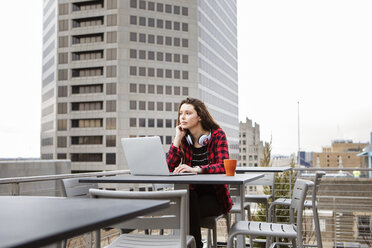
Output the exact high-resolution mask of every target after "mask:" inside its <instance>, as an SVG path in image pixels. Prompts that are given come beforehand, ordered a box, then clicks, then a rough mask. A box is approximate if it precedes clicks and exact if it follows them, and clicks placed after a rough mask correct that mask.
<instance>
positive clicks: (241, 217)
mask: <svg viewBox="0 0 372 248" xmlns="http://www.w3.org/2000/svg"><path fill="white" fill-rule="evenodd" d="M244 189H245V185H244V184H241V185H239V195H240V202H239V204H240V214H235V222H237V221H239V220H245V209H244V200H245V199H244V198H245V190H244ZM236 247H240V248H242V247H245V235H238V236H237V240H236Z"/></svg>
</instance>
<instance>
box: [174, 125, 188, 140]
mask: <svg viewBox="0 0 372 248" xmlns="http://www.w3.org/2000/svg"><path fill="white" fill-rule="evenodd" d="M185 135H186V130H185V129H183V128H182V127H181V125H178V126H177V127H176V137H179V138H180V139H182V138H183V137H184V136H185Z"/></svg>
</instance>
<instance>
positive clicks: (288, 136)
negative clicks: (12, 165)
mask: <svg viewBox="0 0 372 248" xmlns="http://www.w3.org/2000/svg"><path fill="white" fill-rule="evenodd" d="M209 1H211V0H209ZM237 2H238V54H239V55H238V56H239V119H240V120H245V118H246V117H248V118H249V119H252V120H253V122H257V123H258V124H259V125H260V129H261V139H262V140H263V141H269V140H270V139H271V138H272V144H273V154H283V155H289V154H290V153H292V152H296V151H297V150H298V135H297V133H298V104H297V102H299V103H300V104H299V109H300V147H301V149H303V150H307V151H321V148H322V146H327V145H330V144H331V141H332V140H334V139H352V140H354V141H355V142H359V141H360V142H368V141H369V137H370V132H372V101H371V98H372V94H371V93H372V86H371V82H372V15H371V14H370V13H372V1H367V0H364V1H363V0H347V1H346V0H337V1H336V0H312V1H299V0H292V1H289V0H286V1H279V0H265V1H262V0H255V1H252V0H249V1H247V0H238V1H237ZM20 6H22V8H19V7H20ZM12 9H13V10H14V9H16V10H17V11H9V10H12ZM0 13H1V14H0V28H1V30H2V33H3V35H2V39H0V47H1V48H2V54H1V57H0V63H1V66H0V68H1V69H0V75H1V80H2V82H1V85H2V88H3V89H2V90H1V91H0V114H1V121H0V158H4V157H12V158H14V157H39V150H40V148H39V147H40V138H39V137H40V106H41V104H40V103H41V94H40V92H41V46H42V1H29V0H18V1H5V2H3V3H2V8H1V10H0ZM14 14H16V16H14Z"/></svg>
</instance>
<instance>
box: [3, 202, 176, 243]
mask: <svg viewBox="0 0 372 248" xmlns="http://www.w3.org/2000/svg"><path fill="white" fill-rule="evenodd" d="M168 206H169V201H165V200H124V199H89V198H64V197H40V196H38V197H37V196H0V247H28V248H32V247H41V246H45V245H49V244H52V243H55V242H58V241H61V240H64V239H68V238H71V237H74V236H77V235H80V234H83V233H86V232H90V231H93V230H97V229H100V228H103V227H107V226H110V225H114V224H117V223H120V222H122V221H126V220H129V219H132V218H134V217H137V216H139V215H143V214H147V213H150V212H152V211H156V210H160V209H163V208H166V207H168Z"/></svg>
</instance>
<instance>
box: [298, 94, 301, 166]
mask: <svg viewBox="0 0 372 248" xmlns="http://www.w3.org/2000/svg"><path fill="white" fill-rule="evenodd" d="M297 116H298V120H297V121H298V123H297V127H298V134H297V137H298V152H297V164H298V167H300V159H301V158H300V102H299V101H297Z"/></svg>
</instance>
